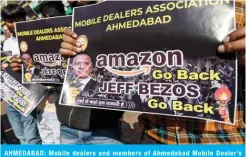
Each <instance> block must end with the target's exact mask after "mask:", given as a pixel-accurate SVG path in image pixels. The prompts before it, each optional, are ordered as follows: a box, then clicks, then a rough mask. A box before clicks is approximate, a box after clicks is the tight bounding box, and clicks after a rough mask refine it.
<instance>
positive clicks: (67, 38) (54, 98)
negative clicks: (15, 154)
mask: <svg viewBox="0 0 246 157" xmlns="http://www.w3.org/2000/svg"><path fill="white" fill-rule="evenodd" d="M69 3H70V5H71V7H77V6H85V5H91V4H94V3H97V1H69ZM39 9H40V12H41V14H42V17H43V18H49V17H55V16H63V15H65V11H64V7H63V5H62V2H60V1H48V2H44V3H43V4H42V5H40V8H39ZM1 15H2V19H3V20H4V21H5V22H6V24H7V26H8V29H9V30H10V32H11V36H10V37H9V38H8V39H6V40H5V42H4V44H3V51H12V52H13V55H14V56H13V58H12V63H11V67H12V69H13V70H14V71H16V72H21V64H22V63H23V60H25V59H26V58H25V57H24V56H22V57H20V56H19V54H20V53H19V52H20V51H19V47H18V42H17V40H16V32H15V30H14V23H15V22H19V21H25V19H26V14H25V11H24V10H23V9H22V8H21V7H19V6H18V5H15V4H9V5H7V6H5V7H3V9H2V12H1ZM241 23H242V22H241V21H240V24H241ZM238 26H239V25H238ZM244 29H245V26H244V24H243V25H241V28H238V29H237V30H236V31H234V32H232V33H231V34H229V35H228V36H227V37H226V38H225V39H224V40H223V42H224V43H223V44H222V45H220V46H219V47H218V52H219V53H222V54H223V53H235V51H245V31H244ZM77 37H78V35H77V34H76V33H74V32H73V31H72V30H71V29H66V30H65V31H64V34H63V43H61V48H60V54H61V55H63V56H66V57H67V56H68V57H69V56H74V55H76V54H77V53H78V52H79V48H80V46H81V43H77V42H76V39H77ZM75 50H78V51H77V52H76V51H75ZM78 56H79V57H80V58H79V60H80V61H81V62H79V63H76V60H75V59H74V60H75V61H74V62H75V63H74V66H77V65H78V67H77V68H78V69H79V70H81V71H83V70H84V69H85V68H86V71H87V72H88V73H87V72H86V74H85V75H81V74H77V75H76V72H74V73H73V74H74V76H71V79H72V78H73V80H74V77H78V80H77V81H76V82H73V85H74V86H76V88H78V89H81V91H85V92H84V94H83V96H88V97H90V95H91V94H92V95H93V96H94V97H96V98H106V99H118V100H119V99H121V100H134V102H139V104H137V106H138V107H139V108H136V109H142V110H143V111H145V110H147V108H145V106H144V104H146V101H147V100H148V99H149V98H151V97H149V96H148V95H140V96H139V95H138V94H137V92H136V91H133V93H132V94H131V95H125V94H124V93H122V94H97V95H96V94H95V93H94V92H91V90H86V89H87V87H86V86H85V84H87V85H88V84H91V87H90V88H89V89H91V88H92V87H93V88H94V86H95V84H98V86H100V83H102V82H103V81H109V82H117V81H127V82H135V83H137V82H149V83H150V82H156V83H161V82H163V80H162V81H158V80H155V79H153V77H152V76H151V74H152V73H151V72H150V75H138V76H134V77H122V76H117V75H114V74H112V73H110V72H108V71H107V70H106V69H104V68H102V69H99V68H93V65H88V64H89V63H90V62H91V58H89V57H88V56H89V55H86V54H83V55H78ZM239 57H240V59H239V61H240V62H239V63H240V64H241V63H244V62H245V53H243V54H242V55H241V56H239ZM77 60H78V58H77ZM241 60H243V62H241ZM82 61H83V62H82ZM87 66H91V67H89V68H88V67H87ZM236 66H237V65H234V64H232V62H230V61H227V60H222V59H219V58H217V57H214V58H200V59H198V60H194V59H186V60H185V63H184V66H183V67H182V69H187V70H188V71H190V72H201V71H209V70H216V71H219V72H220V73H221V81H199V82H193V83H195V84H198V85H199V86H200V87H201V89H200V92H201V96H200V97H199V98H197V101H198V102H200V103H201V102H204V101H211V103H214V104H216V100H215V98H214V97H213V95H214V92H215V90H216V89H217V88H219V87H221V86H226V87H228V88H229V89H230V90H232V87H233V86H234V83H235V80H236V78H235V77H234V76H235V73H236V72H235V71H236V69H237V68H236ZM138 68H139V67H134V68H125V69H119V70H127V71H130V70H134V69H138ZM155 69H156V68H155V67H153V68H152V71H153V70H155ZM177 69H178V68H175V67H173V68H169V67H162V68H161V70H162V71H170V72H171V73H172V74H173V75H174V76H175V75H176V70H177ZM30 70H31V69H30ZM89 76H90V77H89ZM167 83H182V84H188V83H189V82H186V81H182V82H181V81H178V80H177V79H175V77H174V78H173V79H172V80H169V81H167ZM47 88H49V89H50V90H49V93H48V94H47V96H46V98H45V101H44V102H43V104H41V105H39V107H38V108H37V109H35V110H34V111H33V112H32V113H31V114H30V115H29V116H28V117H24V116H23V115H21V114H20V113H19V112H18V111H16V110H15V109H14V108H13V107H12V106H11V105H9V104H8V105H7V116H8V119H9V122H10V124H11V127H12V128H13V131H14V134H15V136H16V137H17V138H18V139H19V141H20V143H21V144H121V143H122V141H121V133H120V132H121V128H120V119H121V118H122V116H123V114H124V112H122V111H112V110H101V109H90V108H81V107H77V106H64V105H60V104H59V97H60V94H61V88H62V86H61V85H54V86H48V87H47ZM136 88H137V87H136ZM158 99H159V100H160V101H165V102H170V101H171V100H173V99H175V98H168V97H158ZM208 99H210V100H208ZM242 100H243V99H242ZM182 101H189V99H188V98H185V99H182ZM233 101H234V100H231V101H230V102H229V105H228V108H227V112H225V113H230V112H233V111H234V107H235V106H234V102H233ZM41 106H42V107H41ZM243 107H244V104H243ZM236 108H237V110H238V111H239V110H240V112H241V111H244V110H242V108H240V107H238V106H237V107H236ZM231 110H233V111H231ZM167 114H176V115H185V114H186V113H179V112H174V111H172V110H171V109H169V110H168V111H167ZM236 114H237V116H236V117H237V118H240V117H239V116H238V112H237V113H236ZM142 116H143V117H144V122H143V121H142V119H140V118H139V124H140V126H142V129H143V133H144V134H145V135H147V136H148V138H150V139H151V140H152V141H156V142H151V143H157V142H159V143H167V144H168V143H169V142H168V141H167V140H162V139H161V138H160V137H159V136H161V135H159V136H156V135H155V136H154V135H153V134H151V131H150V130H152V129H154V130H158V129H159V127H161V126H165V127H166V128H167V127H169V124H166V123H165V122H164V121H165V120H164V121H162V120H163V118H164V119H165V117H168V116H167V115H163V116H156V115H147V114H142V115H141V117H142ZM198 116H199V115H198ZM200 116H201V117H204V116H206V115H200ZM223 116H230V119H231V121H232V120H233V117H234V115H233V114H230V115H229V114H228V115H223ZM153 117H154V118H153ZM218 117H219V118H221V117H222V115H221V111H218V114H217V117H210V119H218ZM153 119H155V120H154V121H153ZM179 119H181V118H179ZM157 121H158V124H157ZM187 121H189V120H187ZM190 121H196V120H190ZM236 121H237V123H238V122H239V121H240V126H239V125H230V126H231V127H234V128H235V130H238V129H237V128H240V131H241V130H242V131H245V124H244V122H243V120H242V119H240V120H238V119H237V120H236ZM197 122H198V120H197ZM203 122H206V120H203ZM143 123H144V124H143ZM152 123H155V125H152ZM159 123H161V124H162V125H159ZM215 123H217V122H215ZM175 125H178V124H177V123H173V124H172V125H171V126H170V127H173V126H175ZM228 125H229V124H228ZM150 126H154V127H150ZM184 129H186V128H184ZM232 130H234V129H232ZM187 131H188V128H187ZM189 131H190V132H189V133H190V134H193V133H194V134H195V133H197V132H196V130H189ZM193 131H194V132H193ZM219 131H220V133H221V134H223V131H221V130H219ZM230 133H231V132H230ZM172 134H176V133H174V132H173V133H172ZM226 134H227V132H224V134H223V135H224V136H227V135H226ZM235 134H236V133H235ZM201 138H202V137H201ZM160 139H161V140H160ZM174 141H175V142H174ZM172 142H174V143H182V142H179V141H176V139H175V140H173V141H172ZM194 142H195V143H199V142H196V141H194ZM227 142H228V141H227ZM229 142H231V143H234V142H235V141H233V140H231V141H229ZM236 142H238V143H244V142H245V136H244V135H242V134H240V140H237V141H236ZM142 143H145V141H143V142H142ZM201 143H206V142H201ZM207 143H209V142H208V141H207ZM220 143H223V141H221V142H220Z"/></svg>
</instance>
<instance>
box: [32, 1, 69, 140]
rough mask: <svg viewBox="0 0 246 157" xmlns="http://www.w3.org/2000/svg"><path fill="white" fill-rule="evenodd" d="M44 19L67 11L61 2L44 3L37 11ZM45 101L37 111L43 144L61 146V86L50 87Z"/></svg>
mask: <svg viewBox="0 0 246 157" xmlns="http://www.w3.org/2000/svg"><path fill="white" fill-rule="evenodd" d="M35 11H37V12H40V13H41V15H42V18H49V17H57V16H64V15H65V9H64V5H63V3H62V2H61V1H43V2H41V3H40V4H39V6H38V7H37V8H36V9H35ZM47 87H48V88H49V92H48V94H47V96H46V98H45V101H43V103H41V104H40V105H39V106H38V107H39V108H38V110H37V117H38V128H39V132H40V136H41V138H42V143H43V144H60V125H61V124H60V122H59V120H58V117H57V113H56V107H55V101H56V100H58V99H59V93H60V92H61V85H49V86H47Z"/></svg>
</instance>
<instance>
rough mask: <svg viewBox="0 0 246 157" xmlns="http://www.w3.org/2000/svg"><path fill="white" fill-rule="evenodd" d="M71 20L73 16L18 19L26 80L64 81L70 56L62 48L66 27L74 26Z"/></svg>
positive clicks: (17, 26) (50, 82)
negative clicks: (66, 57) (65, 55)
mask: <svg viewBox="0 0 246 157" xmlns="http://www.w3.org/2000/svg"><path fill="white" fill-rule="evenodd" d="M71 20H72V17H71V16H60V17H53V18H48V19H40V20H35V21H25V22H18V23H16V32H17V33H16V34H17V39H18V43H19V48H20V53H21V54H20V55H21V59H22V61H23V66H22V67H23V70H22V82H23V83H43V84H62V83H63V80H64V76H65V72H66V66H67V60H66V59H65V58H64V57H62V56H61V55H60V53H59V48H60V46H61V43H62V34H63V32H64V29H66V28H69V27H70V28H71Z"/></svg>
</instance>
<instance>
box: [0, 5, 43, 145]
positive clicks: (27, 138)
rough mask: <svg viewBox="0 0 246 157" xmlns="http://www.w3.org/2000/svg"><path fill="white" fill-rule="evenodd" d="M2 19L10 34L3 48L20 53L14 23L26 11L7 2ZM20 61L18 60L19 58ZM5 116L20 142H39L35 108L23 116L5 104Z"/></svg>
mask: <svg viewBox="0 0 246 157" xmlns="http://www.w3.org/2000/svg"><path fill="white" fill-rule="evenodd" d="M1 16H2V19H3V20H4V21H5V23H6V25H7V27H8V29H9V30H10V31H11V36H10V37H9V38H8V39H7V40H5V41H4V44H3V50H4V51H12V54H13V55H20V50H19V46H18V42H17V39H16V34H15V31H14V23H15V22H19V21H25V18H26V13H25V11H24V9H23V8H21V7H19V6H18V5H16V4H8V5H7V6H5V7H3V8H2V11H1ZM19 61H20V60H19ZM12 66H15V68H16V69H20V68H21V65H20V64H14V65H12ZM6 111H7V116H8V119H9V122H10V124H11V127H12V128H13V131H14V134H15V136H16V137H17V138H18V139H19V140H20V143H21V144H40V143H41V138H40V136H39V131H38V128H37V117H36V110H34V111H33V112H32V113H31V114H30V115H29V116H27V117H25V116H23V115H22V114H21V113H20V112H18V111H17V110H15V109H14V108H13V107H12V106H11V105H10V104H8V105H7V109H6Z"/></svg>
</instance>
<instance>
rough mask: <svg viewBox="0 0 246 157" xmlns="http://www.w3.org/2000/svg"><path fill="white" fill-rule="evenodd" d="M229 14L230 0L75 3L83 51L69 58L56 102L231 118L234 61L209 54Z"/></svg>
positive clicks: (230, 25) (228, 27)
mask: <svg viewBox="0 0 246 157" xmlns="http://www.w3.org/2000/svg"><path fill="white" fill-rule="evenodd" d="M91 10H95V11H93V12H92V11H91ZM234 15H235V11H234V2H233V1H229V0H222V1H210V0H207V1H187V0H182V1H141V2H140V1H134V2H133V1H121V2H118V1H117V2H113V1H106V2H103V3H100V4H96V5H91V6H88V7H78V8H75V9H74V11H73V30H74V32H75V33H77V34H78V36H79V37H78V39H77V41H78V42H80V43H81V45H82V46H81V49H82V51H81V53H80V54H78V55H77V56H75V57H73V58H71V59H70V60H69V63H68V64H69V66H68V67H67V74H66V79H65V81H64V85H63V90H62V96H61V97H60V104H63V105H70V106H80V107H89V108H101V109H110V110H124V111H136V112H144V113H152V114H160V115H170V116H179V117H191V118H197V119H206V120H212V121H218V122H223V123H234V122H235V121H234V119H235V103H236V96H237V95H236V89H237V88H236V80H237V61H236V58H235V55H230V56H228V55H219V54H218V53H216V50H217V47H218V46H219V45H220V43H221V41H222V40H223V38H224V37H225V36H226V35H227V34H228V33H230V32H231V31H233V30H234V29H235V26H234V20H235V17H234Z"/></svg>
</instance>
